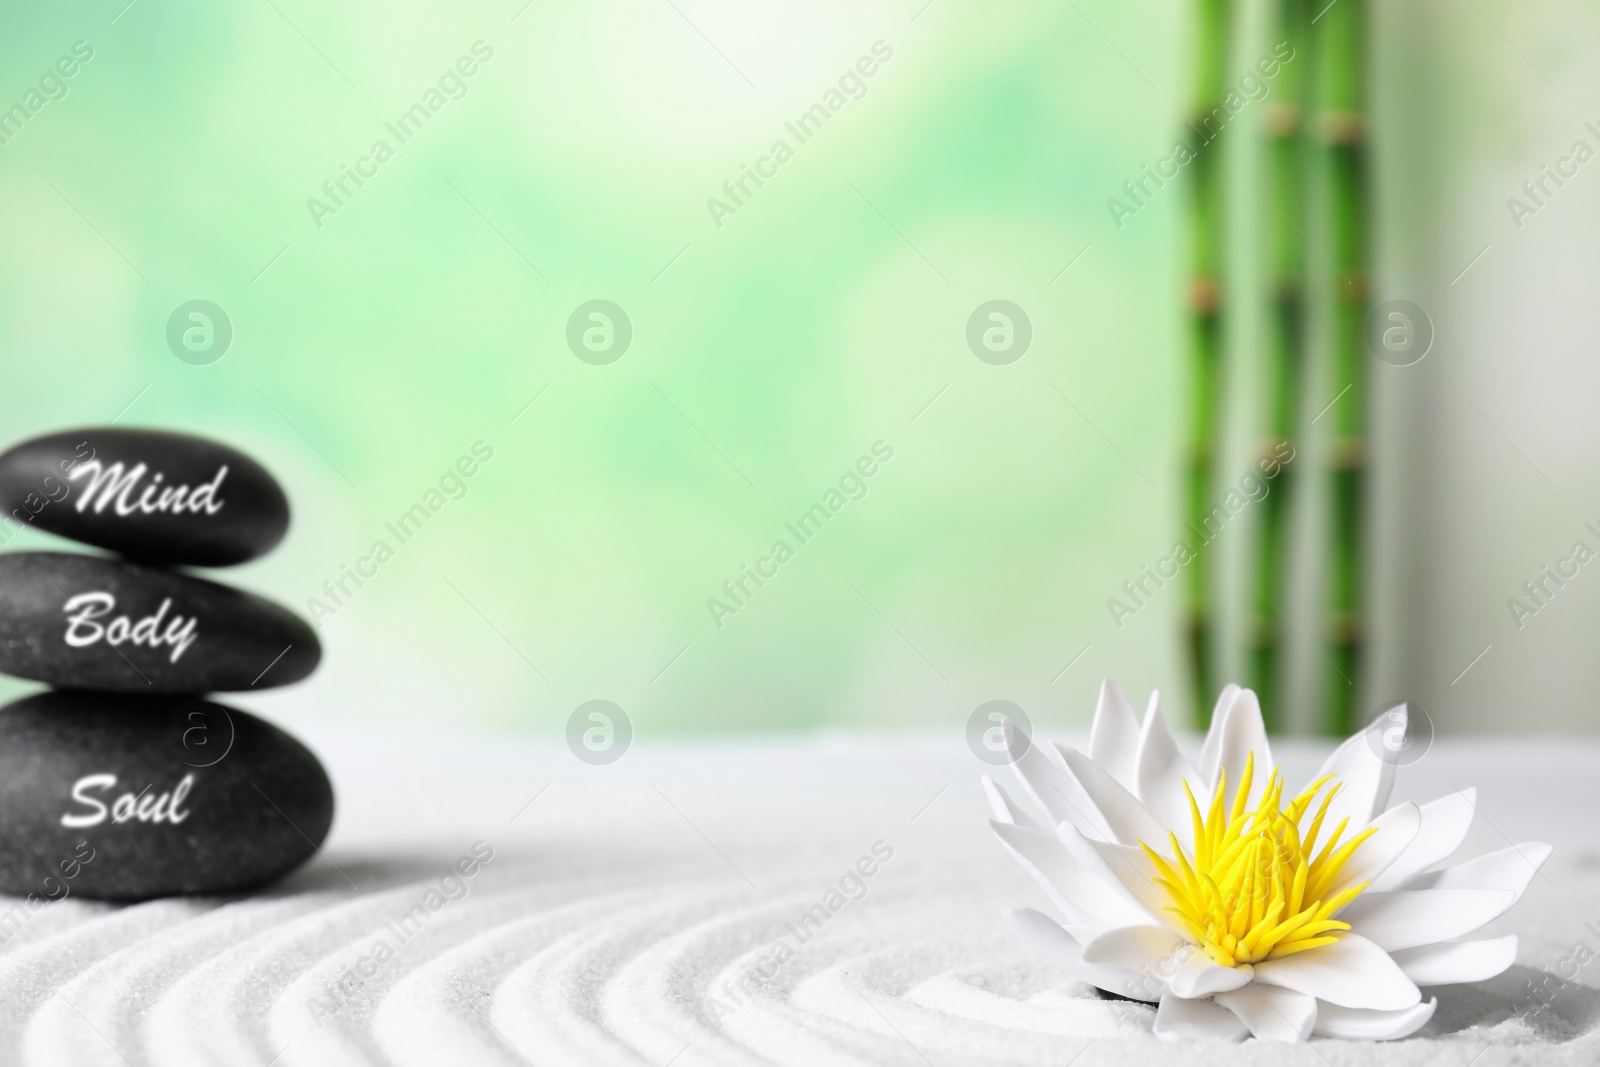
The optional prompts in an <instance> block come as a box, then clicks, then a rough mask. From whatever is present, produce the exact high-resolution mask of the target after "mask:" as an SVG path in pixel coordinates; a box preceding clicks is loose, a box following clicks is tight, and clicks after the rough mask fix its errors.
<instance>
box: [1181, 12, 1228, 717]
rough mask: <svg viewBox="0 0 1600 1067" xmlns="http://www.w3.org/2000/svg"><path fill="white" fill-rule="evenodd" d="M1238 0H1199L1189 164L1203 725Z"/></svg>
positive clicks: (1191, 499)
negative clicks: (1230, 72)
mask: <svg viewBox="0 0 1600 1067" xmlns="http://www.w3.org/2000/svg"><path fill="white" fill-rule="evenodd" d="M1232 3H1233V0H1199V5H1198V9H1197V15H1198V20H1197V21H1198V25H1197V27H1196V30H1197V32H1196V34H1195V38H1196V43H1197V48H1198V53H1197V55H1196V57H1195V81H1194V97H1193V107H1194V113H1193V115H1192V116H1191V119H1190V122H1189V126H1190V129H1191V131H1192V132H1193V134H1194V135H1195V137H1196V142H1195V145H1194V147H1195V153H1196V154H1195V158H1194V160H1193V161H1192V162H1191V163H1190V164H1189V197H1190V212H1189V218H1190V242H1191V244H1190V256H1191V261H1190V264H1191V265H1190V275H1189V292H1188V301H1189V330H1190V341H1189V346H1190V356H1191V367H1190V382H1191V388H1190V416H1189V417H1190V425H1189V449H1188V452H1189V455H1188V484H1187V490H1188V499H1187V500H1186V502H1185V504H1186V507H1185V512H1186V515H1187V518H1188V522H1189V529H1190V532H1191V536H1192V537H1193V538H1195V541H1194V542H1193V543H1194V547H1195V552H1196V559H1195V560H1194V561H1193V563H1191V564H1190V566H1189V581H1188V584H1187V595H1186V604H1185V607H1186V611H1187V615H1188V619H1187V630H1188V632H1187V637H1188V647H1189V665H1190V670H1191V672H1192V677H1193V684H1194V707H1195V719H1196V721H1197V723H1198V725H1199V726H1200V727H1201V728H1204V727H1205V726H1206V725H1207V722H1206V719H1207V717H1208V715H1209V710H1208V709H1209V708H1210V707H1211V696H1212V693H1213V692H1214V686H1213V677H1212V641H1213V637H1212V618H1211V615H1212V610H1211V604H1210V590H1211V586H1212V581H1213V577H1212V567H1211V558H1210V557H1211V554H1210V553H1209V552H1208V551H1207V550H1206V548H1205V546H1204V545H1203V543H1202V542H1203V541H1204V540H1205V536H1206V535H1205V519H1206V516H1207V515H1208V513H1209V510H1210V508H1211V506H1212V505H1211V496H1212V491H1213V487H1214V482H1215V479H1214V476H1213V468H1214V466H1215V462H1214V460H1215V451H1216V448H1215V441H1216V434H1217V410H1216V409H1217V404H1218V402H1219V400H1220V397H1221V394H1222V390H1221V388H1220V385H1221V374H1222V314H1221V310H1222V284H1221V265H1222V238H1223V225H1222V217H1223V193H1224V189H1223V184H1222V181H1221V177H1222V155H1221V152H1220V150H1219V149H1220V145H1219V144H1218V138H1219V137H1220V135H1221V134H1222V132H1223V129H1224V127H1225V125H1226V112H1225V111H1224V112H1223V113H1222V114H1223V116H1224V118H1223V120H1222V121H1221V122H1218V121H1217V120H1216V118H1215V117H1214V115H1215V112H1216V111H1217V109H1219V108H1221V106H1222V98H1223V92H1224V89H1223V85H1224V79H1225V74H1224V70H1223V67H1224V64H1225V63H1226V62H1227V53H1228V38H1229V30H1230V28H1231V22H1232Z"/></svg>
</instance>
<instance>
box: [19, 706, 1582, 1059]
mask: <svg viewBox="0 0 1600 1067" xmlns="http://www.w3.org/2000/svg"><path fill="white" fill-rule="evenodd" d="M299 729H300V730H301V732H302V733H303V734H304V736H306V738H307V740H308V741H309V742H310V743H311V744H312V746H313V747H314V748H315V749H317V750H318V751H319V753H320V754H322V755H323V757H324V758H325V760H326V761H327V763H328V765H329V769H330V772H331V773H332V775H333V777H334V782H335V788H336V789H337V791H338V794H339V803H340V812H339V817H338V820H337V822H336V825H335V831H334V835H333V838H332V840H331V841H330V842H329V847H328V849H327V855H326V858H318V859H315V860H313V861H312V863H311V864H309V865H308V866H307V867H306V868H305V869H304V870H302V871H300V872H298V873H297V874H296V875H294V876H293V877H292V878H291V879H290V880H289V881H288V882H286V883H284V884H282V885H280V886H277V887H275V888H274V889H273V890H271V891H269V892H267V893H264V894H262V895H259V896H256V897H252V898H248V899H242V900H192V901H158V902H154V903H150V904H145V905H140V906H135V907H113V906H108V905H103V904H94V903H88V902H80V901H76V900H71V901H67V902H64V903H62V904H58V905H51V906H49V907H47V908H45V909H44V910H43V911H42V912H40V913H39V914H37V915H36V916H35V917H34V918H33V919H32V920H31V921H29V922H28V923H27V924H26V925H25V926H24V927H23V929H22V930H21V932H19V933H18V934H17V935H16V936H15V937H13V938H12V939H11V940H10V941H9V942H8V943H7V944H6V945H5V947H4V948H0V1063H4V1064H14V1063H20V1064H50V1065H57V1064H63V1063H72V1064H90V1065H99V1064H106V1065H117V1064H123V1063H125V1062H126V1063H132V1064H144V1063H160V1064H194V1065H197V1067H199V1065H206V1067H212V1065H216V1064H229V1065H266V1064H269V1063H273V1062H274V1058H275V1057H276V1060H275V1062H276V1063H277V1064H279V1065H282V1067H292V1065H296V1064H324V1063H350V1062H354V1063H395V1064H405V1065H410V1064H416V1065H419V1067H421V1065H427V1067H434V1065H438V1064H453V1063H471V1064H522V1063H532V1064H538V1065H540V1067H543V1065H546V1064H554V1065H565V1064H573V1065H584V1067H590V1065H605V1064H654V1065H657V1067H663V1065H666V1064H669V1063H671V1064H673V1065H674V1067H696V1065H702V1064H746V1063H775V1064H795V1065H801V1067H822V1065H830V1064H868V1063H872V1064H906V1065H912V1067H929V1065H932V1067H953V1065H958V1064H980V1063H982V1064H996V1063H1006V1064H1058V1065H1063V1067H1064V1065H1066V1064H1069V1063H1072V1062H1074V1060H1075V1058H1076V1057H1078V1055H1079V1053H1080V1052H1081V1051H1083V1050H1084V1049H1085V1048H1086V1047H1087V1048H1088V1051H1087V1052H1086V1053H1085V1054H1084V1055H1083V1057H1082V1059H1081V1060H1078V1061H1077V1062H1079V1063H1081V1064H1085V1065H1091V1064H1106V1063H1117V1064H1122V1063H1144V1062H1150V1061H1154V1060H1157V1059H1159V1061H1160V1062H1164V1063H1166V1062H1184V1063H1219V1064H1220V1063H1224V1062H1227V1063H1237V1062H1241V1061H1240V1060H1239V1059H1238V1057H1240V1056H1243V1057H1244V1060H1243V1062H1249V1063H1268V1062H1271V1063H1294V1064H1308V1065H1318V1067H1325V1065H1330V1064H1331V1065H1344V1064H1355V1063H1371V1062H1381V1063H1406V1064H1412V1063H1416V1064H1422V1063H1433V1062H1438V1063H1454V1064H1461V1065H1465V1064H1467V1063H1468V1062H1471V1061H1473V1060H1474V1057H1475V1056H1478V1055H1479V1054H1480V1053H1484V1051H1485V1049H1489V1051H1488V1053H1487V1054H1485V1055H1483V1056H1482V1058H1481V1059H1478V1060H1476V1061H1475V1062H1476V1063H1478V1064H1479V1065H1481V1067H1504V1065H1506V1064H1512V1063H1529V1064H1534V1063H1537V1064H1594V1063H1597V1062H1600V1031H1597V1027H1600V992H1597V991H1596V988H1595V987H1600V960H1597V961H1595V962H1591V963H1589V964H1587V966H1584V967H1582V968H1581V969H1580V970H1579V971H1578V972H1577V974H1576V980H1575V981H1574V982H1572V983H1569V984H1568V985H1567V986H1566V987H1565V988H1564V989H1562V990H1561V991H1560V993H1559V994H1558V995H1556V996H1555V997H1554V998H1553V1003H1552V1004H1551V1006H1550V1007H1549V1008H1547V1009H1545V1010H1543V1011H1540V1012H1537V1013H1534V1012H1531V1011H1529V1010H1527V1009H1530V1008H1532V1007H1534V1006H1537V1003H1538V1002H1537V1001H1535V1000H1533V999H1532V997H1531V995H1530V994H1529V993H1528V991H1527V988H1526V986H1527V983H1528V982H1529V981H1530V980H1531V979H1535V978H1543V977H1544V975H1543V973H1542V972H1540V971H1538V970H1537V969H1536V968H1539V967H1544V966H1553V965H1556V964H1557V961H1559V960H1560V959H1561V958H1562V957H1564V956H1567V955H1569V954H1570V952H1571V950H1572V948H1573V946H1574V945H1575V944H1576V943H1578V942H1580V941H1583V942H1586V943H1587V945H1588V947H1589V948H1591V949H1594V950H1600V829H1597V827H1596V825H1595V818H1594V813H1595V812H1596V811H1597V810H1600V776H1597V775H1596V773H1595V770H1596V768H1600V745H1597V744H1595V743H1592V742H1549V741H1547V742H1542V743H1528V742H1500V741H1495V742H1463V743H1457V744H1454V745H1447V744H1444V743H1440V744H1438V745H1437V746H1435V749H1434V751H1433V752H1432V753H1430V754H1429V755H1428V756H1427V757H1426V758H1425V759H1424V760H1423V761H1422V762H1421V763H1420V764H1418V765H1416V766H1414V767H1410V768H1406V769H1404V770H1403V771H1402V774H1401V778H1400V785H1399V788H1398V790H1397V798H1398V799H1406V798H1426V797H1429V796H1433V795H1436V794H1438V793H1441V792H1444V791H1448V790H1450V789H1451V788H1452V786H1453V785H1460V786H1465V785H1468V784H1473V783H1475V784H1477V785H1478V787H1479V796H1480V812H1481V816H1480V819H1479V822H1478V825H1477V826H1476V828H1475V830H1474V833H1473V835H1472V836H1471V837H1469V839H1468V845H1467V849H1466V854H1471V853H1472V852H1475V851H1483V850H1488V849H1493V848H1500V847H1504V845H1505V843H1506V837H1509V838H1511V839H1512V840H1516V841H1520V840H1527V839H1542V840H1547V841H1550V842H1552V843H1553V844H1555V845H1556V846H1557V851H1556V854H1555V857H1554V858H1553V859H1552V860H1551V862H1550V864H1549V865H1548V866H1547V867H1546V868H1545V871H1544V874H1543V876H1541V877H1539V878H1536V879H1535V881H1534V884H1533V886H1532V888H1531V889H1530V890H1529V892H1528V895H1527V897H1526V898H1525V900H1524V901H1523V903H1522V904H1521V905H1520V906H1519V907H1518V909H1517V910H1516V911H1514V912H1513V913H1512V914H1511V915H1509V916H1507V917H1506V918H1504V919H1502V920H1500V921H1499V922H1498V923H1497V924H1495V926H1494V927H1493V928H1492V929H1491V930H1490V931H1488V932H1487V933H1488V934H1489V935H1498V934H1503V933H1506V932H1515V933H1518V934H1521V935H1522V944H1521V947H1520V950H1519V953H1518V966H1517V967H1515V968H1513V970H1512V971H1511V972H1509V973H1508V974H1507V975H1504V976H1502V977H1501V978H1499V979H1497V980H1495V981H1493V982H1490V983H1487V984H1486V985H1484V986H1481V987H1457V988H1449V989H1442V990H1438V991H1436V992H1437V995H1438V996H1439V998H1440V1010H1439V1012H1438V1015H1437V1016H1436V1017H1435V1019H1434V1021H1433V1022H1432V1023H1430V1024H1429V1026H1428V1028H1427V1029H1426V1030H1425V1031H1424V1032H1423V1034H1422V1035H1420V1036H1419V1037H1417V1038H1414V1039H1411V1040H1408V1041H1402V1042H1396V1043H1392V1044H1387V1045H1380V1046H1371V1045H1365V1046H1364V1045H1355V1044H1351V1043H1346V1042H1327V1041H1319V1042H1314V1043H1313V1045H1312V1046H1309V1047H1300V1048H1296V1049H1290V1050H1285V1049H1283V1048H1281V1047H1268V1046H1259V1045H1256V1044H1254V1043H1252V1044H1249V1045H1246V1046H1242V1047H1233V1046H1228V1047H1210V1046H1200V1045H1196V1046H1185V1047H1181V1048H1171V1047H1169V1046H1165V1045H1161V1044H1158V1043H1157V1042H1155V1040H1154V1039H1153V1038H1151V1037H1150V1035H1149V1026H1150V1014H1151V1013H1150V1011H1149V1009H1146V1008H1142V1007H1139V1006H1136V1005H1126V1004H1120V1005H1117V1004H1111V1003H1108V1002H1106V1001H1103V1000H1100V999H1098V998H1097V997H1095V996H1094V995H1093V994H1092V993H1091V992H1090V991H1089V990H1088V989H1087V988H1085V987H1083V986H1080V985H1077V984H1075V983H1073V982H1072V981H1070V980H1068V979H1066V978H1065V977H1064V976H1063V975H1062V974H1060V973H1059V972H1057V971H1054V970H1052V969H1051V968H1050V967H1048V966H1046V965H1043V964H1040V963H1037V962H1035V961H1034V960H1032V959H1030V958H1028V957H1027V956H1026V955H1024V954H1023V953H1022V952H1021V951H1020V950H1019V949H1018V947H1017V946H1016V945H1015V944H1014V943H1013V942H1012V941H1011V940H1010V939H1009V937H1008V935H1007V933H1006V931H1005V930H1004V928H1003V927H1002V925H1001V923H1000V921H999V918H998V915H999V912H1000V910H1001V909H1002V908H1005V907H1014V906H1022V905H1031V906H1036V907H1041V908H1047V907H1048V905H1047V904H1046V903H1045V902H1043V900H1042V899H1041V897H1040V896H1039V895H1038V894H1037V892H1036V891H1035V890H1034V889H1033V888H1032V886H1031V885H1030V884H1029V883H1028V882H1027V881H1026V879H1025V878H1024V877H1023V876H1022V874H1021V873H1020V872H1019V871H1018V870H1017V869H1016V868H1015V865H1014V864H1013V863H1012V862H1011V860H1010V859H1009V858H1007V857H1006V856H1005V855H1004V854H1003V853H1002V852H1001V850H1000V848H999V847H998V845H996V844H995V843H994V842H993V841H992V839H991V838H990V836H989V833H988V830H987V827H986V826H985V821H984V820H985V812H986V809H985V807H984V804H983V803H982V800H981V798H980V796H979V794H978V790H977V787H976V778H977V775H978V774H979V773H980V772H981V771H982V770H983V769H984V768H983V767H982V766H980V765H979V764H978V763H977V762H976V761H975V760H974V759H973V758H972V757H971V756H970V755H969V754H968V753H967V752H966V750H965V749H964V748H963V747H961V745H960V742H959V739H958V740H957V742H956V744H955V746H954V747H951V746H948V745H946V744H945V743H944V742H943V741H940V742H938V743H935V742H933V741H931V740H926V739H922V740H912V741H909V742H908V741H905V740H898V741H892V742H891V741H887V740H884V739H858V740H808V741H804V742H764V743H751V742H739V743H728V744H696V745H689V744H678V745H671V746H660V745H656V746H651V745H649V744H646V743H643V742H641V743H639V744H638V745H637V746H636V748H635V750H634V751H633V752H630V753H629V754H628V755H627V756H626V757H624V759H623V760H622V761H621V762H620V763H618V764H616V765H614V766H611V767H598V768H597V767H588V766H585V765H583V764H581V763H579V762H578V761H577V760H575V759H574V758H573V757H572V756H571V755H570V754H569V753H568V752H567V751H566V749H565V748H559V747H549V746H531V745H525V744H520V743H512V742H507V741H505V740H503V739H481V738H480V739H478V740H475V741H473V740H466V739H448V738H446V739H441V738H439V737H436V736H422V735H395V734H393V733H391V734H389V735H388V736H387V737H384V738H375V737H371V736H366V735H359V736H358V735H355V734H349V733H339V732H334V731H327V730H323V731H321V732H318V731H317V730H315V729H308V728H303V727H300V728H299ZM1317 751H1318V750H1316V749H1314V748H1310V749H1308V748H1302V749H1294V748H1291V749H1290V750H1289V751H1288V753H1287V756H1288V758H1289V762H1290V765H1291V776H1293V774H1295V773H1297V771H1296V769H1298V772H1305V771H1309V770H1310V769H1312V768H1313V767H1314V766H1315V761H1316V757H1317ZM652 783H653V784H652ZM545 786H547V788H546V789H545V791H544V792H543V793H541V794H540V795H539V797H538V799H537V800H535V801H534V802H533V803H532V804H531V805H529V806H527V807H526V809H525V810H523V808H524V805H525V804H527V802H528V800H529V798H531V797H533V796H534V794H535V793H536V792H537V791H538V790H539V789H540V788H541V787H545ZM941 790H943V792H941ZM935 797H937V799H935ZM930 801H931V802H932V803H931V804H930ZM519 811H521V814H520V815H518V812H519ZM513 816H515V817H516V818H515V821H514V822H513V821H512V819H513ZM1485 817H1486V818H1485ZM702 835H703V836H702ZM1502 835H1505V836H1502ZM478 840H484V841H487V842H489V843H490V844H491V845H492V847H493V848H494V850H495V857H494V859H493V860H492V861H491V862H490V863H489V864H488V865H487V866H485V867H484V868H483V869H482V871H481V872H480V873H479V874H478V875H477V876H476V877H474V878H472V879H471V880H470V881H468V882H466V883H464V884H465V887H466V890H465V895H464V896H461V897H460V899H457V900H454V901H451V902H449V903H445V904H443V906H441V907H439V908H438V910H437V911H432V912H430V911H428V910H427V908H426V899H425V897H426V893H427V892H428V890H429V889H430V888H437V887H438V885H439V876H440V873H441V872H442V871H443V870H444V868H445V866H446V865H448V864H451V863H453V862H454V861H455V860H456V859H457V858H458V857H460V856H462V855H464V854H466V853H468V852H469V850H470V849H471V848H472V845H473V842H475V841H478ZM880 840H881V841H883V842H885V843H886V844H887V845H888V846H889V847H891V848H892V849H893V853H894V854H893V858H892V859H890V860H888V861H887V862H886V863H885V864H884V865H883V866H882V868H881V870H879V871H878V873H876V874H875V875H874V877H872V878H871V879H870V880H865V886H866V894H865V896H864V897H862V898H861V899H859V900H855V901H852V902H849V903H848V904H846V905H845V906H844V907H842V908H841V909H840V910H839V911H838V912H837V913H831V914H829V915H828V918H827V920H826V922H824V923H822V924H821V925H820V930H819V931H818V932H817V933H816V934H815V936H813V937H811V938H809V939H808V940H806V941H805V942H804V943H800V942H799V941H798V940H797V939H796V937H795V936H794V935H793V934H792V933H787V932H786V928H785V924H786V923H794V922H797V921H798V920H799V918H800V917H801V915H802V914H803V913H804V912H805V910H806V909H807V908H808V907H811V906H812V905H816V904H818V903H819V902H822V901H823V900H824V894H825V893H826V892H827V891H828V890H829V889H830V887H835V886H837V884H838V881H839V879H840V876H841V875H842V874H843V873H844V872H845V871H846V869H847V868H849V867H850V866H851V865H852V864H855V863H856V862H857V860H858V858H859V857H862V856H865V855H868V854H869V853H870V850H871V848H872V846H873V844H874V842H877V841H880ZM747 878H748V882H747V881H746V879H747ZM347 879H348V880H347ZM351 883H354V885H355V886H359V887H360V888H359V889H357V888H353V887H352V885H351ZM751 883H753V885H752V884H751ZM458 892H459V891H458ZM442 899H443V897H442V896H440V897H436V898H434V902H435V903H436V904H437V903H438V902H439V901H440V900H442ZM8 903H9V902H8ZM419 903H421V904H423V908H422V912H421V913H420V914H423V915H426V919H425V920H422V919H414V920H413V924H414V933H412V934H411V935H410V936H408V937H404V938H403V937H402V935H401V934H400V933H397V932H396V928H395V927H394V926H392V925H390V924H392V923H394V922H396V921H398V920H399V919H400V918H401V916H402V915H403V914H405V913H406V912H407V911H408V909H411V908H412V907H413V906H415V905H418V904H419ZM1585 923H1593V924H1594V929H1593V931H1590V930H1588V929H1586V928H1585ZM780 938H782V939H783V940H784V941H785V943H787V944H788V945H789V946H790V947H792V948H794V949H796V950H797V951H796V953H795V955H794V956H793V958H792V959H789V960H788V961H787V962H786V963H784V964H783V965H782V966H776V967H769V968H768V969H767V972H768V973H767V974H766V975H764V976H763V975H762V974H760V973H758V968H759V964H760V963H761V961H762V959H763V957H767V956H769V955H770V954H771V953H772V951H773V949H774V946H775V945H776V944H777V943H778V939H780ZM380 943H381V944H382V945H384V946H385V952H388V951H392V952H393V956H392V958H389V959H387V960H386V961H384V962H382V963H377V964H376V966H374V967H370V968H369V969H370V970H371V971H372V973H371V974H370V976H368V977H365V978H363V979H362V980H361V983H360V984H359V985H355V984H353V983H352V984H351V985H350V986H349V988H348V993H347V995H346V994H343V993H341V994H340V996H341V1000H340V1002H339V1006H338V1010H337V1011H336V1012H333V1013H332V1014H331V1015H330V1014H328V1006H329V1005H330V1004H331V1002H330V1000H329V994H330V992H331V991H334V990H338V989H340V988H341V985H340V982H341V978H343V977H348V976H349V975H351V974H352V973H353V972H351V971H350V970H349V968H351V967H353V966H355V965H356V964H357V962H358V961H359V960H361V959H362V958H363V957H367V958H369V959H371V960H373V962H374V963H376V959H375V957H376V956H378V955H381V954H384V953H380V952H379V951H378V950H377V949H376V946H377V945H379V944H380ZM741 981H743V982H744V984H745V986H746V990H747V991H746V992H743V993H737V992H733V991H732V990H734V988H735V986H736V985H737V983H739V982H741ZM308 1002H309V1004H317V1003H321V1004H322V1005H323V1009H322V1011H321V1016H322V1017H321V1018H320V1019H319V1017H318V1012H317V1011H316V1010H314V1009H313V1008H312V1007H310V1006H308ZM319 1022H320V1025H319ZM1491 1046H1492V1048H1491Z"/></svg>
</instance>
